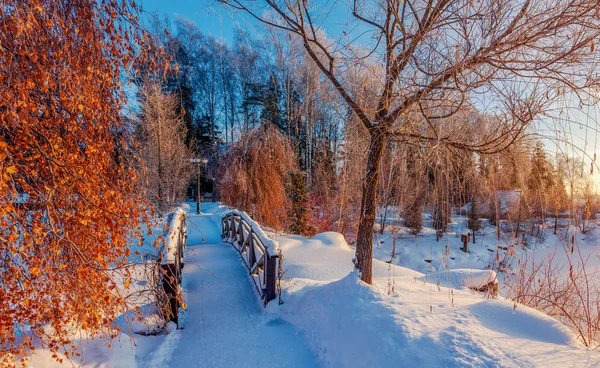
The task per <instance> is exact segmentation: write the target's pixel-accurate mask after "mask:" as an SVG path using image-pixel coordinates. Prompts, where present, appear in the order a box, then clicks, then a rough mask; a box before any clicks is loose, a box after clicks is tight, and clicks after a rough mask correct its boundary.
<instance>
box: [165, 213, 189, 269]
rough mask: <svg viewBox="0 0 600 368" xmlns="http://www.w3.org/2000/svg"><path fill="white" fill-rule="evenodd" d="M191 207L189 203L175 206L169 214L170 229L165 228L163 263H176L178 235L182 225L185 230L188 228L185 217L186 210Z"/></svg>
mask: <svg viewBox="0 0 600 368" xmlns="http://www.w3.org/2000/svg"><path fill="white" fill-rule="evenodd" d="M190 209H191V207H190V206H189V205H187V204H184V205H183V206H180V207H177V208H175V210H173V212H172V213H171V214H170V215H169V220H170V221H169V223H168V226H169V229H168V230H165V232H164V233H163V238H164V239H165V249H164V252H165V256H164V258H163V263H175V259H176V258H177V251H178V249H177V241H178V235H179V232H180V231H181V229H182V227H183V231H185V230H186V225H185V223H184V222H183V219H184V218H185V214H186V210H187V211H190ZM184 244H185V243H184Z"/></svg>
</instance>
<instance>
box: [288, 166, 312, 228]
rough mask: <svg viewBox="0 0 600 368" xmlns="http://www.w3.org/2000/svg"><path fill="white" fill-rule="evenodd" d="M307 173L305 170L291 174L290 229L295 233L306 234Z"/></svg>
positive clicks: (307, 226) (289, 195) (289, 193)
mask: <svg viewBox="0 0 600 368" xmlns="http://www.w3.org/2000/svg"><path fill="white" fill-rule="evenodd" d="M305 176H306V175H305V174H304V173H303V172H295V173H291V174H290V179H291V180H290V187H289V190H288V197H289V198H290V201H291V208H290V210H289V221H290V223H289V229H290V232H292V233H294V234H300V235H306V234H307V233H308V230H309V225H308V211H309V208H308V190H307V187H306V177H305Z"/></svg>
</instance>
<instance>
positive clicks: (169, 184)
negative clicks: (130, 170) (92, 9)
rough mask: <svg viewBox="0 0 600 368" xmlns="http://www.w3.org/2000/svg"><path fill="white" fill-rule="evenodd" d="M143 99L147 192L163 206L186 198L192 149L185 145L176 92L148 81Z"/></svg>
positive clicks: (141, 120)
mask: <svg viewBox="0 0 600 368" xmlns="http://www.w3.org/2000/svg"><path fill="white" fill-rule="evenodd" d="M140 103H141V111H140V115H139V120H138V124H137V135H138V139H139V141H140V148H141V152H140V157H141V158H142V161H143V163H144V164H145V167H146V168H147V182H146V194H147V196H148V198H149V199H150V200H152V201H153V202H154V203H156V204H157V206H158V208H160V209H161V210H164V209H166V208H167V207H168V206H170V205H173V204H175V203H177V202H180V201H182V200H183V199H184V195H185V187H186V185H187V183H188V180H189V178H190V176H191V166H190V165H191V164H190V162H189V158H190V157H191V156H192V153H191V152H190V150H189V149H188V148H187V147H186V145H185V137H186V128H185V122H184V119H183V116H182V115H181V113H180V109H179V107H180V102H179V100H178V98H177V96H176V95H175V94H173V93H165V92H164V91H163V90H162V87H161V86H160V85H159V84H158V83H156V82H149V83H148V84H146V85H144V86H143V88H142V90H141V91H140Z"/></svg>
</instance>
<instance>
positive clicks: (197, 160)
mask: <svg viewBox="0 0 600 368" xmlns="http://www.w3.org/2000/svg"><path fill="white" fill-rule="evenodd" d="M190 162H191V163H195V164H197V166H198V188H197V194H196V200H197V203H196V213H197V214H198V215H199V214H200V201H201V200H202V199H201V195H200V169H201V167H200V164H204V165H206V164H207V163H208V159H207V158H191V159H190Z"/></svg>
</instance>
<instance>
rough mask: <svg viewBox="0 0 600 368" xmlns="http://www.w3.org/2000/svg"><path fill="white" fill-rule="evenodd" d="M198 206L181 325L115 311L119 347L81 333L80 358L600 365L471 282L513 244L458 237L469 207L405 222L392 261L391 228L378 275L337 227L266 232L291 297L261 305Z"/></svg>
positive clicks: (596, 355) (140, 362)
mask: <svg viewBox="0 0 600 368" xmlns="http://www.w3.org/2000/svg"><path fill="white" fill-rule="evenodd" d="M192 207H193V206H192ZM203 211H204V212H205V213H206V215H204V216H196V215H194V214H193V213H191V214H190V216H189V220H190V222H189V224H188V247H187V248H186V256H185V263H186V265H185V268H184V277H183V283H184V288H185V297H186V303H187V310H186V312H185V314H184V316H183V317H182V320H183V322H182V326H183V329H181V330H175V329H174V328H173V327H174V326H173V325H171V326H170V327H171V332H170V333H169V334H164V335H159V336H142V335H139V334H135V333H134V331H137V330H139V326H136V325H135V324H127V323H124V321H126V320H127V316H122V317H121V318H120V321H118V322H119V325H120V326H121V328H122V331H123V333H122V335H121V337H120V339H118V340H117V341H113V344H112V348H110V349H109V348H108V347H106V342H105V341H102V340H98V339H95V340H93V341H92V340H87V339H80V340H77V341H78V342H81V344H82V350H83V360H82V361H81V362H79V361H77V362H76V363H82V366H90V367H91V366H93V367H134V366H138V367H233V366H240V367H242V366H244V367H245V366H252V367H253V366H277V367H279V366H290V367H292V366H293V367H314V366H323V367H367V366H369V367H377V366H426V367H429V366H444V367H445V366H477V367H487V366H509V367H510V366H514V367H517V366H518V367H527V366H539V367H542V366H543V367H546V366H560V367H563V366H577V367H579V366H599V365H600V352H597V351H595V350H591V349H586V348H584V347H583V346H582V344H581V343H580V342H578V341H577V339H576V337H575V336H574V335H573V333H572V332H571V331H570V330H569V329H568V328H567V327H565V326H564V325H562V324H561V323H560V322H558V321H556V320H555V319H553V318H551V317H549V316H547V315H545V314H543V313H541V312H538V311H535V310H533V309H530V308H527V307H524V306H517V307H516V309H515V305H514V304H513V303H512V302H509V301H506V300H505V299H504V298H502V297H500V298H496V299H494V298H489V297H488V296H487V295H486V294H485V293H481V292H477V291H473V290H471V289H468V288H467V287H466V286H465V285H467V286H468V285H470V284H477V283H485V282H486V281H487V280H488V278H489V275H494V273H491V272H489V271H481V270H487V269H488V266H489V265H493V264H494V263H495V257H496V252H497V251H498V253H499V257H500V256H503V255H502V252H503V250H502V247H506V244H505V242H503V241H502V240H501V241H497V240H496V238H495V236H494V233H493V230H492V229H493V227H490V226H489V225H486V226H484V228H483V229H482V231H481V232H480V233H479V234H478V236H477V243H476V244H472V243H471V244H470V245H469V246H470V249H469V251H470V252H469V253H464V252H462V251H460V250H459V249H458V248H459V247H460V246H461V245H462V244H461V243H460V238H459V235H460V234H461V233H463V232H466V227H465V226H463V225H464V218H461V217H457V218H455V222H454V224H453V225H452V227H451V233H450V234H447V235H446V236H444V237H443V238H442V239H441V240H440V241H439V242H437V241H436V240H435V233H434V232H433V230H431V229H429V228H425V230H424V232H423V234H422V235H421V236H419V237H414V236H412V235H410V234H409V233H408V232H407V231H405V230H406V229H400V232H399V235H398V238H397V240H396V257H394V259H393V260H392V262H393V264H390V263H386V261H390V259H391V257H390V255H391V249H392V243H393V237H392V235H391V234H390V233H389V232H385V233H384V234H383V235H378V236H377V239H376V241H377V246H376V247H375V249H374V258H375V260H374V264H373V267H374V283H373V285H372V286H371V285H366V284H364V283H361V282H360V281H358V275H357V274H356V272H355V271H354V270H353V263H352V258H353V257H354V249H353V248H351V247H350V246H349V245H348V244H347V243H346V241H345V240H344V238H343V236H342V235H340V234H337V233H333V232H330V233H323V234H318V235H316V236H314V237H312V238H311V239H307V238H304V237H301V236H292V235H281V234H272V233H269V234H270V235H271V236H272V237H273V238H274V240H276V242H277V243H276V244H277V246H278V247H279V248H280V249H281V251H282V253H283V256H284V269H285V270H286V272H285V275H284V280H283V282H282V289H283V296H282V297H283V300H284V304H282V305H278V303H277V302H276V300H275V301H273V302H271V303H269V305H268V306H267V308H266V309H264V310H263V308H262V303H261V302H260V300H259V298H258V297H257V295H256V293H255V290H254V288H253V285H252V283H251V280H250V279H249V277H248V274H247V270H246V268H245V266H244V265H243V263H242V261H241V260H240V258H239V255H238V254H237V253H236V251H235V250H234V248H233V247H232V246H231V245H228V244H223V243H221V239H220V228H219V221H218V220H219V218H220V216H221V215H222V214H223V213H224V211H225V209H224V207H222V206H218V205H216V204H206V205H203ZM191 212H193V211H191ZM211 213H212V215H211ZM461 221H462V222H463V223H461ZM426 225H427V222H426ZM463 227H465V229H463ZM578 236H580V235H578ZM593 239H594V238H593V235H586V236H585V238H584V239H583V240H581V244H582V249H584V251H585V252H587V253H586V254H588V255H590V256H592V255H594V251H595V250H594V248H595V247H594V246H593V244H594V240H593ZM558 243H559V244H560V242H558ZM557 246H558V245H557V243H556V241H555V239H554V238H552V237H551V236H549V237H548V239H547V240H546V242H545V243H544V244H541V245H538V246H537V247H536V249H535V250H522V251H521V250H520V252H530V253H531V255H534V254H535V257H543V256H544V254H548V252H550V251H551V250H552V247H555V248H556V247H557ZM498 247H500V248H498ZM528 254H529V253H528ZM425 259H428V260H431V262H425ZM496 263H497V262H496ZM492 268H493V267H492ZM471 286H473V285H471ZM501 295H502V289H501ZM146 307H148V306H146ZM148 308H149V307H148ZM147 314H152V313H151V311H150V312H148V313H147ZM132 325H133V327H134V328H132ZM49 362H50V355H49V354H48V352H47V351H46V350H43V349H38V350H36V354H35V356H34V357H33V360H32V361H31V363H30V365H31V366H35V367H54V366H58V365H57V364H51V363H49Z"/></svg>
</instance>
